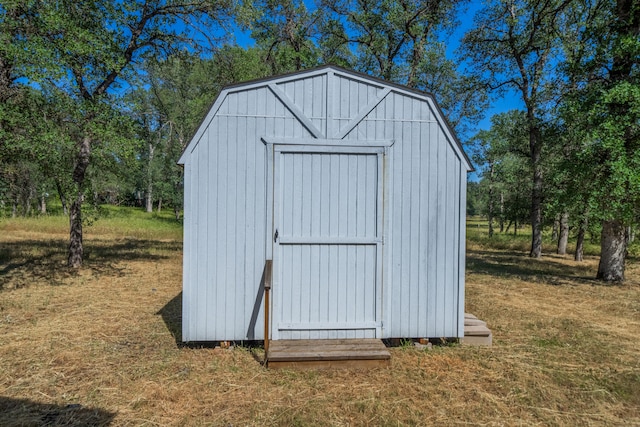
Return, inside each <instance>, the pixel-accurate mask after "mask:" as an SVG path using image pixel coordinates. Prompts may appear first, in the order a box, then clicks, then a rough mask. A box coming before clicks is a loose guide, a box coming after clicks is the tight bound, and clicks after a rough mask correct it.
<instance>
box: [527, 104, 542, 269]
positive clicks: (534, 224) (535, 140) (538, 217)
mask: <svg viewBox="0 0 640 427" xmlns="http://www.w3.org/2000/svg"><path fill="white" fill-rule="evenodd" d="M531 116H532V117H531V118H530V123H531V122H532V121H533V120H535V119H534V118H533V114H532V113H531ZM540 145H541V142H540V130H539V129H538V128H537V127H535V126H532V127H531V128H530V131H529V148H530V150H531V164H532V166H533V187H532V189H531V252H530V253H529V256H530V257H532V258H540V257H541V256H542V166H541V164H540V163H541V151H542V150H541V147H540Z"/></svg>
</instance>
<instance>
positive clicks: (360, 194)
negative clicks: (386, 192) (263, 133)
mask: <svg viewBox="0 0 640 427" xmlns="http://www.w3.org/2000/svg"><path fill="white" fill-rule="evenodd" d="M274 156H275V159H274V168H275V171H274V178H275V180H274V230H276V231H274V261H275V263H276V266H275V267H276V272H275V274H276V277H275V281H274V286H273V293H274V308H273V312H274V318H273V323H272V337H273V338H274V339H323V338H324V339H328V338H376V337H380V335H381V333H380V326H381V323H380V316H381V310H380V309H381V307H380V305H381V299H380V294H381V290H380V288H381V284H380V277H381V264H382V165H383V163H382V162H383V150H382V149H378V148H370V147H353V148H347V147H316V146H289V147H287V146H276V147H275V150H274Z"/></svg>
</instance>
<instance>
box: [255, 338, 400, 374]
mask: <svg viewBox="0 0 640 427" xmlns="http://www.w3.org/2000/svg"><path fill="white" fill-rule="evenodd" d="M390 359H391V354H390V353H389V350H387V348H386V347H385V345H384V344H383V343H382V341H380V340H377V339H343V340H278V341H271V343H270V346H269V354H268V357H267V366H268V367H269V368H275V369H279V368H289V369H299V370H305V369H332V368H373V367H385V366H389V364H390Z"/></svg>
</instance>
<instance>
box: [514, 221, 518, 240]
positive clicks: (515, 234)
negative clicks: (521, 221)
mask: <svg viewBox="0 0 640 427" xmlns="http://www.w3.org/2000/svg"><path fill="white" fill-rule="evenodd" d="M513 235H514V236H517V235H518V220H517V219H514V220H513Z"/></svg>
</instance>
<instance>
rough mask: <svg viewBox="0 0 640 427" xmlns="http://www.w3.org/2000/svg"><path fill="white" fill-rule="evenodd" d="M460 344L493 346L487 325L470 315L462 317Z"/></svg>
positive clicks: (491, 335)
mask: <svg viewBox="0 0 640 427" xmlns="http://www.w3.org/2000/svg"><path fill="white" fill-rule="evenodd" d="M461 342H462V344H466V345H478V346H488V347H490V346H491V345H492V344H493V334H492V333H491V330H490V329H489V328H487V323H486V322H484V321H482V320H480V319H478V318H477V317H476V316H474V315H473V314H470V313H465V315H464V338H463V339H462V340H461Z"/></svg>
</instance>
